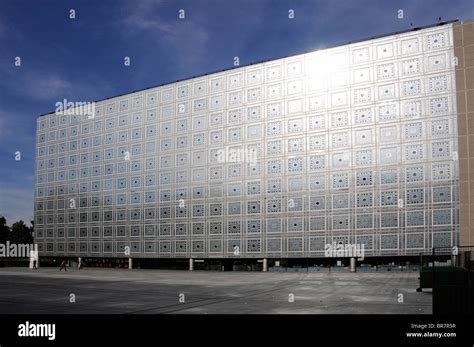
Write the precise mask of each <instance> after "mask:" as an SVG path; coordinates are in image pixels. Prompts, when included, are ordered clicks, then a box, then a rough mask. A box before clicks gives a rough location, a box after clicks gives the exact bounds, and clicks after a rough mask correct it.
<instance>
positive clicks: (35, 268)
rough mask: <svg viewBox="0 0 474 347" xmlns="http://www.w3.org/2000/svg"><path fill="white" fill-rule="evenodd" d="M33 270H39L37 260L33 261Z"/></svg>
mask: <svg viewBox="0 0 474 347" xmlns="http://www.w3.org/2000/svg"><path fill="white" fill-rule="evenodd" d="M33 270H38V267H37V266H36V260H33Z"/></svg>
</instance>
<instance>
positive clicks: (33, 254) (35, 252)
mask: <svg viewBox="0 0 474 347" xmlns="http://www.w3.org/2000/svg"><path fill="white" fill-rule="evenodd" d="M35 260H36V267H37V268H38V269H39V256H38V250H37V249H35V250H31V251H30V265H29V268H30V269H33V263H34V261H35Z"/></svg>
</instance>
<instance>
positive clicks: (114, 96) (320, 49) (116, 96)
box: [38, 18, 460, 117]
mask: <svg viewBox="0 0 474 347" xmlns="http://www.w3.org/2000/svg"><path fill="white" fill-rule="evenodd" d="M459 21H460V20H459V19H458V18H456V19H452V20H448V21H442V22H439V23H436V24H429V25H424V26H420V27H413V28H410V29H407V30H402V31H395V32H391V33H386V34H381V35H376V36H371V37H367V38H363V39H357V40H354V41H347V42H344V43H337V44H333V45H328V46H324V47H321V48H318V49H311V50H306V51H302V52H298V53H293V54H288V55H284V56H279V57H274V58H269V59H264V60H260V61H256V62H252V63H248V64H244V65H239V66H232V67H229V68H225V69H221V70H215V71H212V72H207V73H203V74H199V75H194V76H191V77H187V78H181V79H177V80H174V81H170V82H165V83H161V84H157V85H153V86H150V87H146V88H141V89H136V90H132V91H130V92H128V93H122V94H117V95H113V96H109V97H108V98H103V99H98V100H94V101H91V102H101V101H105V100H109V99H114V98H118V97H121V96H124V95H128V94H133V93H138V92H142V91H145V90H148V89H153V88H159V87H163V86H166V85H169V84H174V83H178V82H182V81H187V80H190V79H194V78H199V77H204V76H208V75H213V74H216V73H219V72H226V71H231V70H236V69H240V68H243V67H248V66H252V65H257V64H263V63H267V62H270V61H273V60H278V59H285V58H290V57H294V56H297V55H301V54H307V53H311V52H317V51H322V50H325V49H330V48H336V47H340V46H345V45H350V44H354V43H359V42H364V41H369V40H376V39H380V38H383V37H387V36H392V35H399V34H405V33H409V32H412V31H419V30H423V29H428V28H433V27H437V26H443V25H447V24H452V23H456V22H459ZM53 113H54V111H53V112H48V113H43V114H40V115H39V116H38V117H43V116H47V115H50V114H53Z"/></svg>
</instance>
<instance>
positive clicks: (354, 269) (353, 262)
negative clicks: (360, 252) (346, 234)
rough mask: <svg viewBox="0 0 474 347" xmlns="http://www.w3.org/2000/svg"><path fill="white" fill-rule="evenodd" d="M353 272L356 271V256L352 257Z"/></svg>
mask: <svg viewBox="0 0 474 347" xmlns="http://www.w3.org/2000/svg"><path fill="white" fill-rule="evenodd" d="M350 269H351V272H356V258H354V257H352V258H351V267H350Z"/></svg>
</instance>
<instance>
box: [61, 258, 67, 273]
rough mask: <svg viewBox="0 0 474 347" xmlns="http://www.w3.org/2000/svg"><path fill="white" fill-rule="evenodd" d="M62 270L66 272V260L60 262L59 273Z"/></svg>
mask: <svg viewBox="0 0 474 347" xmlns="http://www.w3.org/2000/svg"><path fill="white" fill-rule="evenodd" d="M62 269H64V271H67V268H66V260H63V261H62V262H61V267H60V268H59V271H61V270H62Z"/></svg>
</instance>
